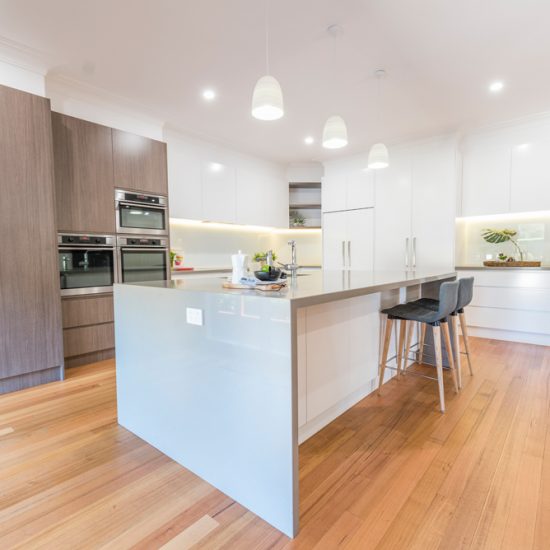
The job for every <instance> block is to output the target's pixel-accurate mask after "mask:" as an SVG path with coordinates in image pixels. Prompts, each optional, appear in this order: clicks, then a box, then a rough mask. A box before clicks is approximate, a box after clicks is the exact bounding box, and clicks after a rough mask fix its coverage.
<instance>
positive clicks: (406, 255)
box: [405, 237, 409, 269]
mask: <svg viewBox="0 0 550 550" xmlns="http://www.w3.org/2000/svg"><path fill="white" fill-rule="evenodd" d="M405 269H409V237H405Z"/></svg>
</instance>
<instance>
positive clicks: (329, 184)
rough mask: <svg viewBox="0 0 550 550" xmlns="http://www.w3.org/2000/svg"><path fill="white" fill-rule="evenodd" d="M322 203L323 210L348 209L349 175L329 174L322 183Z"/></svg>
mask: <svg viewBox="0 0 550 550" xmlns="http://www.w3.org/2000/svg"><path fill="white" fill-rule="evenodd" d="M321 203H322V209H323V212H337V211H339V210H346V204H347V177H346V175H344V174H341V175H340V174H339V175H329V176H325V177H324V178H323V182H322V184H321Z"/></svg>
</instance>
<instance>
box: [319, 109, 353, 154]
mask: <svg viewBox="0 0 550 550" xmlns="http://www.w3.org/2000/svg"><path fill="white" fill-rule="evenodd" d="M347 144H348V129H347V128H346V123H345V122H344V119H343V118H342V117H341V116H338V115H334V116H331V117H329V118H328V119H327V121H326V122H325V127H324V128H323V147H324V148H325V149H340V148H341V147H345V146H346V145H347Z"/></svg>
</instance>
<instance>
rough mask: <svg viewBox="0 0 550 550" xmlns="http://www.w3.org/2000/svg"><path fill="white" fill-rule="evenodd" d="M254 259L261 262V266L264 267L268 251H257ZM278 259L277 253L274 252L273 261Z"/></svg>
mask: <svg viewBox="0 0 550 550" xmlns="http://www.w3.org/2000/svg"><path fill="white" fill-rule="evenodd" d="M252 259H253V260H254V261H255V262H258V263H259V264H260V267H264V265H265V262H266V260H267V252H256V254H254V256H253V257H252ZM276 259H277V254H275V252H273V261H275V260H276Z"/></svg>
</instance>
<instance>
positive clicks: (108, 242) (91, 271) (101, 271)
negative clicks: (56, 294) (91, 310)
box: [57, 233, 117, 296]
mask: <svg viewBox="0 0 550 550" xmlns="http://www.w3.org/2000/svg"><path fill="white" fill-rule="evenodd" d="M57 245H58V263H59V285H60V288H61V294H62V295H63V296H67V295H71V294H95V293H98V292H112V291H113V283H115V282H116V277H117V257H116V249H115V237H113V236H111V235H70V234H67V233H60V234H59V235H58V236H57Z"/></svg>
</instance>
